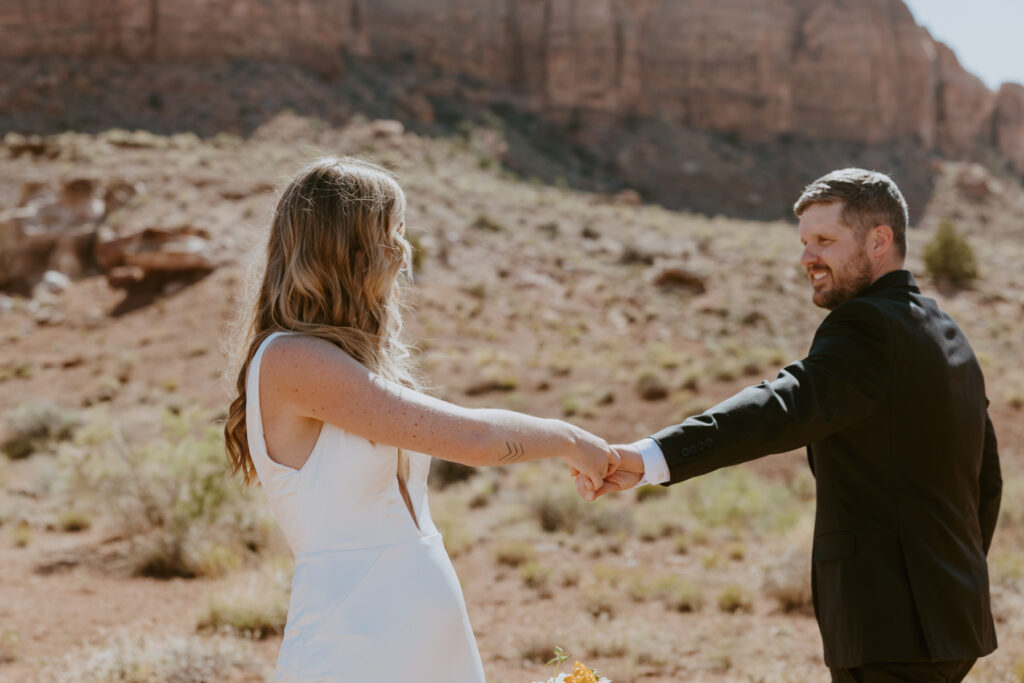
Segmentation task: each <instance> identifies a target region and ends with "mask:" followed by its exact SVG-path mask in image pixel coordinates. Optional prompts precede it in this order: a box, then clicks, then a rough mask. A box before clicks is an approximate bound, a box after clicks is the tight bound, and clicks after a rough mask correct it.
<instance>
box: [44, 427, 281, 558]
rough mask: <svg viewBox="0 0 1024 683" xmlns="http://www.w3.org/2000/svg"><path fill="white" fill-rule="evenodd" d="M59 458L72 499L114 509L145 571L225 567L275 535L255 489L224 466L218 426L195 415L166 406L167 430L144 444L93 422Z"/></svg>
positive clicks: (71, 501) (65, 487) (246, 555)
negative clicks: (244, 485)
mask: <svg viewBox="0 0 1024 683" xmlns="http://www.w3.org/2000/svg"><path fill="white" fill-rule="evenodd" d="M59 462H60V470H61V473H62V478H63V481H64V491H65V494H66V496H67V497H68V499H69V504H70V503H74V504H75V505H82V504H86V502H91V503H92V504H93V505H94V506H95V508H96V510H97V511H99V510H102V511H104V512H114V513H116V516H115V519H116V520H117V522H118V523H119V524H120V527H121V529H120V531H121V533H122V535H124V536H125V537H126V538H129V539H131V541H132V554H133V562H134V564H135V568H136V570H137V571H138V573H140V574H143V575H147V576H160V577H170V576H183V577H192V576H200V575H218V574H222V573H224V572H225V571H227V570H230V569H232V568H234V567H237V566H239V565H240V564H241V563H242V561H243V559H244V558H246V557H248V556H252V555H255V554H258V553H259V552H260V551H261V550H263V549H264V548H266V547H267V546H268V545H269V544H270V543H271V541H272V530H273V528H274V527H273V524H272V522H271V521H270V517H269V514H268V511H267V510H266V508H265V506H263V505H262V504H261V501H259V499H258V498H257V497H256V492H255V491H254V490H253V489H243V488H242V486H241V485H240V484H239V482H237V481H235V480H233V479H232V478H231V477H230V476H228V474H227V472H226V467H225V462H226V456H225V455H224V444H223V438H222V436H221V431H220V428H219V427H218V426H216V425H214V424H212V423H210V422H209V421H205V420H202V419H201V418H200V417H199V416H198V415H195V414H183V415H172V414H166V415H165V416H164V423H163V429H162V433H161V435H160V436H159V437H158V438H155V439H153V440H150V441H147V442H145V443H141V444H133V443H129V442H128V440H127V439H125V437H124V436H123V433H122V430H121V427H120V426H119V425H117V424H113V423H110V422H107V421H104V420H102V419H101V420H98V421H95V422H93V423H92V424H90V425H89V426H88V427H86V428H84V429H83V430H82V431H81V433H80V435H79V438H78V439H76V440H75V443H73V444H68V445H66V447H65V448H64V449H63V452H62V453H61V457H60V461H59Z"/></svg>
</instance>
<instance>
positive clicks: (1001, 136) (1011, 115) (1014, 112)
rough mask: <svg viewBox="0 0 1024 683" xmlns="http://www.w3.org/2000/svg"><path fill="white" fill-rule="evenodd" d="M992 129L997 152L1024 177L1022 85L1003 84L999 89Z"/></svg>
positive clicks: (1023, 100) (1023, 104)
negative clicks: (993, 129)
mask: <svg viewBox="0 0 1024 683" xmlns="http://www.w3.org/2000/svg"><path fill="white" fill-rule="evenodd" d="M994 128H995V138H996V139H995V142H996V146H997V147H998V149H999V151H1000V152H1001V153H1002V155H1003V156H1005V157H1006V158H1007V159H1008V160H1009V161H1010V164H1011V165H1012V166H1013V169H1014V170H1015V171H1017V173H1020V174H1021V175H1024V85H1020V84H1019V83H1004V84H1003V87H1001V88H1000V89H999V95H998V96H997V98H996V107H995V125H994Z"/></svg>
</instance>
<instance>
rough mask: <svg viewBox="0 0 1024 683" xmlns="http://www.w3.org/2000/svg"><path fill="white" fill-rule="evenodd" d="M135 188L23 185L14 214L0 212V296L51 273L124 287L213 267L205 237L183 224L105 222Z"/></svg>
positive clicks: (87, 183) (88, 182)
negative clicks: (98, 278) (98, 277)
mask: <svg viewBox="0 0 1024 683" xmlns="http://www.w3.org/2000/svg"><path fill="white" fill-rule="evenodd" d="M135 192H136V190H135V188H133V187H132V186H131V185H129V184H127V183H124V182H117V181H114V182H108V183H101V182H99V181H97V180H95V179H93V178H89V177H71V178H68V179H65V180H63V181H61V182H60V183H58V184H56V185H54V184H48V183H40V182H34V181H30V182H26V183H25V184H24V185H23V186H22V191H21V198H20V200H19V201H18V206H17V207H16V208H13V209H10V210H7V211H4V212H2V213H0V290H11V291H17V292H23V293H27V292H29V291H31V290H32V289H33V288H35V287H36V285H38V284H40V283H46V282H47V278H49V280H50V281H51V284H52V281H54V280H56V279H58V278H59V276H56V275H53V274H52V273H59V274H62V275H64V276H67V277H71V278H78V277H81V276H83V275H87V274H90V273H92V272H97V271H98V272H102V273H105V274H106V276H107V279H108V280H109V281H110V283H111V284H112V285H114V286H117V287H123V288H128V289H132V288H135V287H138V286H147V285H148V284H153V283H155V284H159V285H163V284H164V283H166V282H168V281H170V280H174V279H175V278H178V277H186V278H188V277H192V276H193V275H195V274H197V273H202V272H208V271H210V270H213V269H214V268H216V267H217V265H218V263H219V259H218V258H217V257H216V255H215V249H214V246H213V244H212V243H211V241H210V240H209V235H207V234H206V233H205V232H204V231H203V230H200V229H196V228H193V227H191V226H188V225H184V226H180V227H177V228H153V227H147V226H138V225H133V224H120V223H116V222H111V221H110V220H108V217H109V215H110V214H111V213H112V212H113V210H114V209H116V208H117V207H118V206H121V205H123V204H124V203H125V202H126V201H128V200H129V199H130V198H131V197H132V196H133V195H134V194H135Z"/></svg>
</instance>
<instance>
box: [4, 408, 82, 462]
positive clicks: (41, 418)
mask: <svg viewBox="0 0 1024 683" xmlns="http://www.w3.org/2000/svg"><path fill="white" fill-rule="evenodd" d="M4 422H5V423H6V424H5V427H6V430H5V431H6V434H7V436H6V438H5V439H4V441H3V443H2V444H0V450H2V451H3V452H4V453H6V454H7V456H8V457H10V458H25V457H28V456H30V455H32V453H34V452H36V451H38V450H41V449H42V448H44V447H45V446H46V445H47V444H49V443H52V442H54V441H63V440H66V439H69V438H71V435H72V434H73V433H74V430H75V429H76V428H77V427H78V425H79V424H80V423H81V420H80V419H79V417H78V415H77V414H76V413H75V412H73V411H71V410H68V409H67V408H62V407H61V406H59V405H58V404H56V403H54V402H53V401H50V400H47V399H41V400H36V401H29V402H27V403H23V404H22V405H20V406H18V407H17V408H14V409H13V410H11V411H10V412H8V413H7V414H6V415H5V416H4Z"/></svg>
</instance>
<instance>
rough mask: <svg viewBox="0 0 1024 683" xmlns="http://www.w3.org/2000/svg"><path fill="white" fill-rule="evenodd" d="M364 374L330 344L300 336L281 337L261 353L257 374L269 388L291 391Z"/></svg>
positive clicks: (347, 356) (349, 357) (307, 336)
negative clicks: (258, 373) (298, 386)
mask: <svg viewBox="0 0 1024 683" xmlns="http://www.w3.org/2000/svg"><path fill="white" fill-rule="evenodd" d="M365 373H366V369H365V368H364V367H363V366H362V365H360V364H359V363H357V362H356V361H354V360H353V359H352V358H351V356H349V355H348V354H347V353H345V352H344V351H342V350H341V349H339V348H338V347H337V346H335V345H334V344H332V343H330V342H329V341H327V340H325V339H320V338H319V337H313V336H310V335H303V334H288V335H281V336H280V337H277V338H276V339H274V340H272V341H271V342H270V343H269V344H268V345H267V348H266V349H265V350H264V352H263V360H262V361H261V368H260V375H261V380H262V382H263V383H264V384H265V385H267V386H268V387H270V388H273V387H279V388H282V389H287V388H294V387H295V386H296V385H304V386H307V387H308V386H310V385H311V384H320V382H319V381H314V380H321V381H322V380H324V379H328V378H331V379H334V380H343V379H345V378H349V379H352V378H355V377H357V376H361V375H363V374H365Z"/></svg>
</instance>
